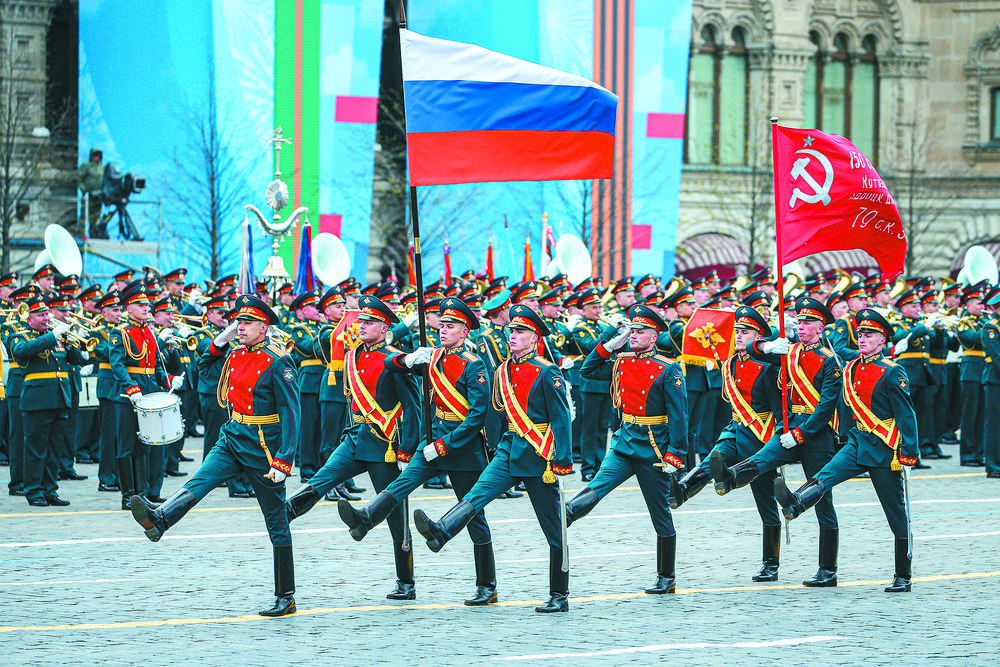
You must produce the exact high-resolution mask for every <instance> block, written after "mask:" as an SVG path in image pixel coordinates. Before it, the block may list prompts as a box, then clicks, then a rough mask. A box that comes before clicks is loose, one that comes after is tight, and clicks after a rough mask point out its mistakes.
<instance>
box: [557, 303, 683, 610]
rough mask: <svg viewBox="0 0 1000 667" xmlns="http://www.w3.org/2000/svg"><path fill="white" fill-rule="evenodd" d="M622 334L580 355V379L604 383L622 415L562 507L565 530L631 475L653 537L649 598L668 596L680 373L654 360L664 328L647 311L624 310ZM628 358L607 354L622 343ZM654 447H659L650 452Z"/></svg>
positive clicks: (679, 444)
mask: <svg viewBox="0 0 1000 667" xmlns="http://www.w3.org/2000/svg"><path fill="white" fill-rule="evenodd" d="M628 317H629V319H630V321H631V325H630V327H629V329H628V330H626V331H623V332H622V333H620V334H618V335H617V336H615V337H614V338H613V339H611V340H610V341H608V342H606V343H601V344H600V345H598V346H597V347H595V348H594V351H593V352H591V353H590V354H589V355H587V358H586V360H585V361H584V362H583V366H582V368H581V369H580V373H581V375H583V377H592V378H597V379H602V380H606V381H610V382H611V387H612V388H611V398H612V403H613V405H614V407H615V408H616V409H621V411H622V427H621V429H619V430H618V431H617V432H615V434H614V440H613V443H612V446H611V450H610V451H609V452H608V455H607V456H606V457H605V458H604V461H603V462H602V463H601V468H600V470H598V471H597V475H595V476H594V479H593V480H592V481H590V482H588V483H587V485H586V486H585V487H583V489H581V490H580V491H579V492H578V493H577V494H576V495H575V496H574V497H573V499H572V500H570V501H569V502H568V503H566V521H567V524H572V523H573V522H574V521H578V520H579V519H581V518H583V517H584V516H586V515H587V513H588V512H590V510H592V509H593V508H594V507H595V506H596V505H597V503H598V502H600V500H601V499H602V498H604V497H605V496H607V495H608V494H609V493H611V492H612V491H613V490H615V489H616V488H618V487H619V486H621V485H622V483H623V482H625V481H626V480H628V479H629V478H631V477H632V476H633V475H634V476H635V478H636V479H637V480H638V482H639V488H640V490H641V491H642V496H643V498H644V499H645V501H646V506H647V507H648V508H649V518H650V520H651V521H652V522H653V530H654V531H655V532H656V583H654V584H653V586H652V587H650V588H647V589H646V592H647V593H650V594H663V593H673V592H674V590H675V588H676V580H675V576H674V562H675V560H676V554H677V531H676V530H675V529H674V521H673V517H671V516H670V509H669V508H668V507H667V479H666V475H667V474H669V473H671V472H675V471H676V470H678V469H679V468H683V467H684V457H685V455H686V454H687V423H686V422H687V392H686V391H685V388H684V373H683V371H682V369H681V365H680V364H678V363H677V362H675V361H673V360H672V359H668V358H667V357H665V356H663V355H661V354H657V351H656V337H657V334H658V332H660V331H666V329H667V323H666V322H664V321H663V320H662V319H661V318H660V316H659V315H657V314H656V313H655V312H654V311H653V309H652V308H649V307H648V306H644V305H636V306H632V307H631V308H630V309H629V311H628ZM626 341H627V342H628V343H629V346H630V348H631V351H630V352H618V353H616V352H615V351H616V350H617V349H618V348H620V347H622V346H623V345H624V344H625V342H626ZM657 443H659V444H657Z"/></svg>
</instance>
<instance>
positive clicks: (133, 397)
mask: <svg viewBox="0 0 1000 667" xmlns="http://www.w3.org/2000/svg"><path fill="white" fill-rule="evenodd" d="M128 400H130V401H132V405H135V404H136V403H138V402H139V401H141V400H142V392H141V391H137V392H135V393H134V394H129V395H128Z"/></svg>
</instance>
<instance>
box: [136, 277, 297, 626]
mask: <svg viewBox="0 0 1000 667" xmlns="http://www.w3.org/2000/svg"><path fill="white" fill-rule="evenodd" d="M233 317H234V318H235V320H234V321H233V323H232V324H230V325H228V326H227V327H226V328H225V329H224V330H223V331H222V332H220V333H219V334H218V335H217V336H216V337H215V339H214V340H213V341H212V343H211V344H210V345H209V347H208V351H207V353H206V354H205V355H204V356H203V357H202V358H201V360H200V361H199V364H200V365H201V367H202V368H203V369H207V368H208V367H210V366H220V367H221V371H220V372H219V373H218V375H220V376H221V378H222V384H221V390H220V397H221V399H222V401H223V402H224V403H225V404H226V406H227V407H228V409H229V410H231V411H232V413H231V416H230V417H229V419H228V421H227V422H226V423H225V424H224V425H223V426H222V428H221V429H220V430H219V436H218V440H217V442H216V443H214V445H213V446H212V447H211V448H210V450H209V452H208V455H207V456H206V457H205V460H204V461H203V462H202V464H201V467H200V468H198V471H197V472H196V473H195V474H194V475H193V476H192V477H191V479H190V480H188V482H187V483H186V484H185V485H184V486H183V487H181V488H180V489H179V490H178V491H177V492H176V493H174V494H173V495H172V496H170V497H169V498H168V499H167V500H166V501H165V502H164V503H163V504H162V505H160V506H158V507H157V506H156V505H153V504H152V503H150V502H149V501H148V500H146V499H145V498H143V497H142V496H140V495H136V496H133V497H132V516H133V517H134V518H135V520H136V521H137V522H138V523H139V525H141V526H142V527H143V529H145V532H146V537H148V538H149V539H150V541H152V542H157V541H159V539H160V538H161V537H162V536H163V534H164V533H165V532H166V531H167V529H168V528H170V527H171V526H173V525H174V524H176V523H177V522H178V521H180V520H181V518H182V517H183V516H184V515H185V514H187V512H188V511H189V510H190V509H191V508H192V507H194V506H195V505H196V504H197V503H198V502H199V501H200V500H201V499H202V498H204V497H205V496H206V495H208V493H209V492H210V491H211V490H212V489H214V488H215V487H216V486H218V485H219V484H220V483H221V482H223V481H225V480H227V479H230V478H232V477H234V476H236V475H238V474H244V475H245V476H246V477H247V478H248V479H249V481H250V485H251V487H252V488H253V490H254V492H255V494H256V496H257V502H258V504H259V505H260V509H261V512H262V513H263V514H264V523H265V524H266V526H267V534H268V537H269V538H270V540H271V545H272V548H273V557H274V603H273V604H272V606H271V607H270V608H268V609H264V610H261V611H259V612H258V613H259V614H260V615H262V616H284V615H286V614H293V613H295V598H294V597H293V595H294V593H295V570H294V566H293V562H292V535H291V531H290V530H289V527H288V519H287V518H286V516H285V506H284V504H285V478H286V477H287V476H288V475H289V474H291V470H292V468H291V464H290V461H291V460H292V455H293V453H294V452H295V447H296V442H295V439H296V438H297V437H298V429H297V422H298V419H299V410H298V406H299V402H298V401H299V393H298V388H297V386H296V385H297V379H296V376H295V366H294V364H293V363H292V361H291V357H290V356H289V355H288V354H287V353H286V351H285V348H284V347H283V346H281V345H279V344H277V343H272V342H270V340H269V339H268V337H267V330H268V327H271V326H274V325H276V324H277V323H278V316H277V315H276V314H275V313H274V311H273V310H271V308H270V307H269V306H268V305H267V304H265V303H264V302H263V301H261V300H260V299H258V298H257V297H255V296H252V295H247V294H245V295H242V296H239V297H237V298H236V302H235V309H234V312H233ZM233 338H237V339H238V341H239V345H237V346H235V347H234V346H231V345H230V341H232V340H233ZM210 375H215V373H211V374H210Z"/></svg>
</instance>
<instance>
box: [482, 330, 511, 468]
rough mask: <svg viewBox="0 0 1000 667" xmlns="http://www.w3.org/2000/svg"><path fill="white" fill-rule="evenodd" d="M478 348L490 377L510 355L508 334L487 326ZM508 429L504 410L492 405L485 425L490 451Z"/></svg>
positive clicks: (495, 446)
mask: <svg viewBox="0 0 1000 667" xmlns="http://www.w3.org/2000/svg"><path fill="white" fill-rule="evenodd" d="M476 350H477V351H478V352H479V358H480V359H482V360H483V363H484V364H486V370H487V372H488V373H489V374H490V377H492V376H493V373H495V372H496V369H497V367H498V366H500V364H502V363H503V362H504V361H506V360H507V358H508V357H509V356H510V347H509V346H508V345H507V336H506V335H504V332H503V329H501V328H498V327H497V326H495V325H492V324H491V325H488V326H487V327H485V328H484V329H483V330H482V332H481V333H480V334H479V337H478V338H477V339H476ZM506 429H507V421H506V418H505V417H504V416H503V411H502V410H497V409H496V408H495V407H494V406H492V405H491V406H490V408H489V410H488V411H487V414H486V426H485V432H486V446H487V447H489V449H490V451H493V450H495V449H496V448H497V445H498V444H499V443H500V438H501V437H502V436H503V434H504V431H505V430H506Z"/></svg>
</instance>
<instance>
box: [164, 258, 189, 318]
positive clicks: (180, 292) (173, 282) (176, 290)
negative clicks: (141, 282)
mask: <svg viewBox="0 0 1000 667" xmlns="http://www.w3.org/2000/svg"><path fill="white" fill-rule="evenodd" d="M186 278H187V269H185V268H179V269H174V270H173V271H169V272H167V273H165V274H164V275H163V282H164V283H165V284H166V286H167V292H168V297H167V298H168V299H169V300H170V304H171V305H172V306H173V307H174V310H176V311H177V312H178V313H179V312H181V311H182V310H183V309H184V280H185V279H186Z"/></svg>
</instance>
